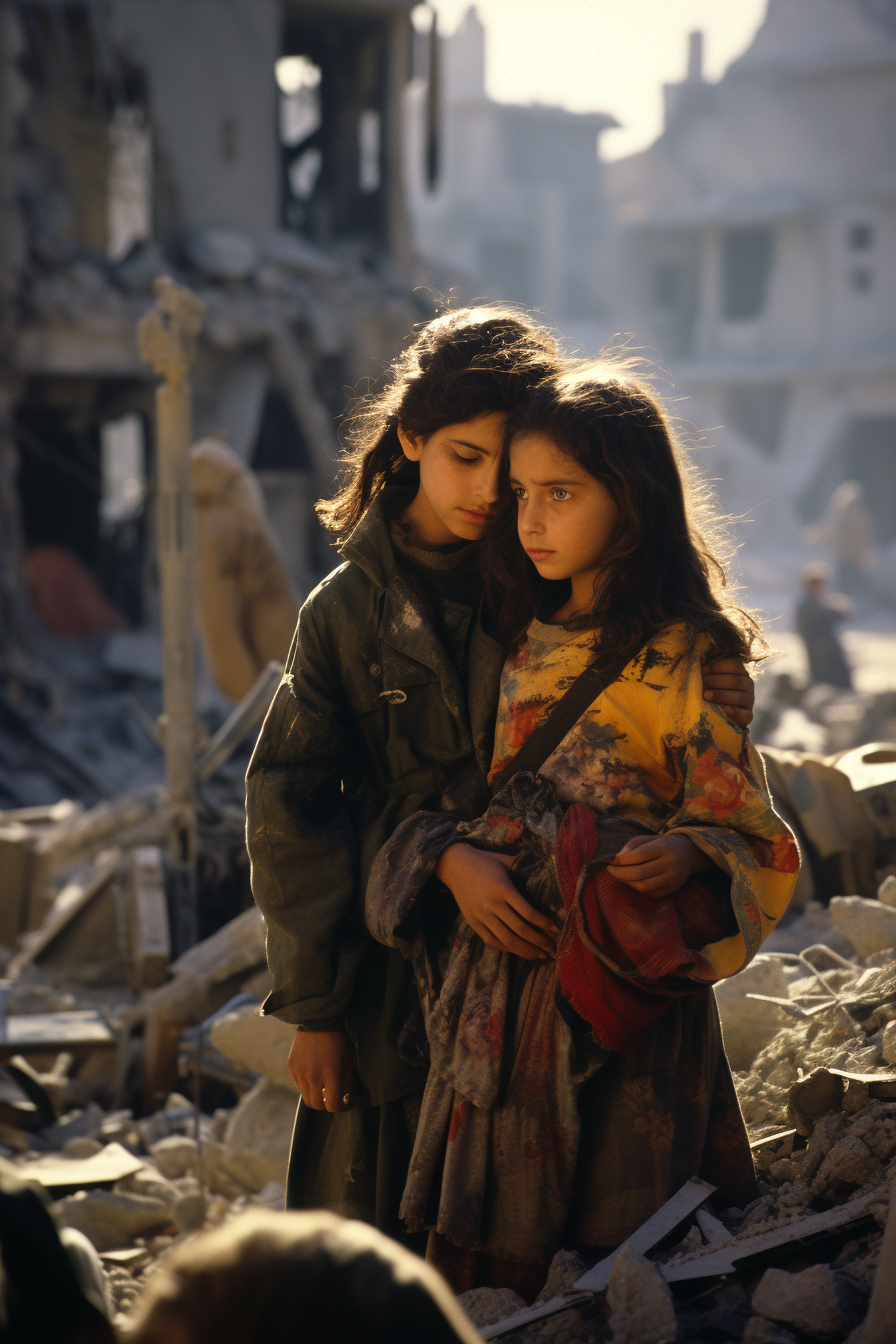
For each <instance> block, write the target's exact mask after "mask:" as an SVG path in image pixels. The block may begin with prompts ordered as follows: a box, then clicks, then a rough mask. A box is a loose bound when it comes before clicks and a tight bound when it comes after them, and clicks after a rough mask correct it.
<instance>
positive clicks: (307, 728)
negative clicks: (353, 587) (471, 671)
mask: <svg viewBox="0 0 896 1344" xmlns="http://www.w3.org/2000/svg"><path fill="white" fill-rule="evenodd" d="M319 593H320V590H318V594H319ZM325 627H326V622H325V621H321V619H320V615H319V613H318V611H317V610H316V604H315V600H314V597H312V599H311V600H310V601H309V602H308V603H306V604H305V606H304V607H303V608H302V611H301V612H300V614H299V623H298V626H297V628H296V633H295V636H294V638H293V643H292V647H291V649H290V652H289V657H288V659H287V663H286V671H285V673H284V678H283V682H282V683H281V685H280V687H279V689H278V691H277V694H276V696H275V697H274V701H273V704H272V705H271V708H270V710H269V711H268V714H267V718H266V719H265V721H264V726H263V727H262V730H261V735H260V737H259V739H258V743H257V745H256V747H255V751H254V753H253V755H252V760H251V761H250V763H249V771H248V775H247V779H246V839H247V844H248V848H249V858H250V860H251V865H252V892H253V895H254V896H255V900H256V902H257V903H258V906H259V908H260V910H261V912H262V914H263V915H264V920H265V925H266V928H267V955H268V965H269V966H270V969H271V974H272V976H273V989H272V991H271V993H270V995H269V996H268V998H267V1000H266V1001H265V1004H264V1012H266V1013H273V1014H274V1015H275V1016H277V1017H279V1018H281V1019H282V1020H283V1021H285V1022H294V1023H295V1024H296V1025H297V1026H303V1027H306V1028H307V1029H309V1030H317V1031H327V1030H335V1029H337V1028H339V1027H341V1026H342V1024H343V1020H344V1013H345V1010H346V1007H347V1005H348V1001H349V998H350V996H351V990H352V985H353V982H354V977H355V973H356V971H357V967H358V964H359V962H360V960H361V958H362V957H363V955H364V952H365V942H364V939H363V937H362V936H361V935H360V933H359V931H358V930H357V927H356V926H353V923H352V910H353V907H354V905H355V900H356V898H355V887H356V868H357V861H356V844H355V836H354V832H353V829H352V826H351V824H350V821H349V818H348V817H347V814H346V808H345V803H344V800H343V794H342V778H343V763H344V760H345V755H346V748H347V738H348V734H347V731H346V727H345V722H346V713H345V708H344V705H343V704H342V703H341V689H340V677H339V672H338V667H337V666H336V662H335V660H334V659H333V657H332V656H331V652H330V649H329V647H328V643H329V641H328V639H327V637H326V628H325Z"/></svg>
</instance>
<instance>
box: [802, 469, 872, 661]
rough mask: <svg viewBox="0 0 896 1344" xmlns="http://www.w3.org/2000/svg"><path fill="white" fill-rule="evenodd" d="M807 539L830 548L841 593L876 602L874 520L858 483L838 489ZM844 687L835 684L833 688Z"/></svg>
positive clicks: (839, 486)
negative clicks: (873, 571) (872, 576)
mask: <svg viewBox="0 0 896 1344" xmlns="http://www.w3.org/2000/svg"><path fill="white" fill-rule="evenodd" d="M803 540H804V541H805V542H806V544H807V545H809V546H827V547H828V548H829V550H830V552H831V555H832V557H833V561H834V566H835V570H836V574H835V578H836V583H837V588H838V589H839V591H840V592H841V593H846V594H848V595H849V596H850V597H852V598H868V599H870V600H871V601H872V602H873V601H874V600H875V598H874V593H873V590H872V586H871V582H870V580H869V577H868V576H869V574H870V572H871V570H872V569H873V568H874V564H875V559H876V556H875V545H876V540H875V535H874V519H873V518H872V517H871V511H870V510H869V508H868V505H867V504H866V503H865V492H864V490H863V489H862V487H861V485H859V483H858V481H844V482H843V483H842V484H841V485H838V486H837V489H836V490H835V491H834V493H833V494H832V495H831V502H830V504H829V505H828V508H827V512H826V514H825V515H824V517H823V518H822V519H821V521H820V522H819V523H816V524H815V525H814V526H812V527H807V528H806V529H805V530H804V532H803ZM823 680H827V678H823ZM840 684H841V683H840V682H831V685H833V686H839V685H840Z"/></svg>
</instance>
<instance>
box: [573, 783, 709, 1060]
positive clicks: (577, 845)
mask: <svg viewBox="0 0 896 1344" xmlns="http://www.w3.org/2000/svg"><path fill="white" fill-rule="evenodd" d="M643 834H644V831H643V830H642V829H640V828H639V827H636V826H634V825H632V824H631V823H629V822H625V821H617V820H614V819H613V818H605V817H599V816H598V814H597V813H596V812H594V811H592V809H591V808H590V807H586V806H585V804H584V803H573V804H572V806H571V807H569V808H567V810H566V814H565V816H564V818H563V822H562V824H561V827H560V832H559V835H558V837H557V847H556V851H555V857H556V864H557V874H558V877H559V880H560V891H561V893H562V896H563V904H564V905H565V907H566V910H567V917H566V920H565V923H564V925H563V931H562V933H561V935H560V942H559V946H558V949H557V970H558V976H559V981H560V992H561V994H562V996H563V998H564V999H565V1000H566V1002H567V1003H568V1004H570V1006H571V1007H572V1008H574V1009H575V1011H576V1012H577V1013H578V1014H579V1016H580V1017H582V1018H584V1020H585V1021H586V1022H588V1023H589V1025H590V1026H591V1028H592V1030H593V1032H594V1035H595V1037H596V1038H597V1040H599V1041H600V1042H601V1044H602V1045H604V1046H606V1047H607V1049H609V1050H621V1049H623V1048H624V1047H625V1046H626V1045H627V1044H629V1043H630V1042H631V1041H633V1040H635V1039H636V1038H637V1037H638V1036H640V1035H641V1033H642V1032H643V1031H644V1030H645V1029H646V1028H647V1027H649V1026H650V1024H651V1023H652V1022H655V1021H656V1019H657V1018H658V1017H659V1016H660V1015H661V1014H662V1013H664V1012H665V1010H666V1009H667V1008H668V1007H669V1005H670V1003H671V1002H672V1001H673V999H674V998H676V997H677V996H679V995H681V994H687V993H693V990H694V981H695V980H696V981H698V982H700V981H703V982H708V981H709V980H711V979H712V978H713V977H712V972H711V970H710V967H709V964H708V963H707V962H706V960H705V959H704V958H703V957H702V955H701V953H700V949H701V948H702V947H705V946H706V944H707V943H712V942H716V941H718V939H719V938H722V937H724V936H725V933H726V922H725V919H724V912H723V910H722V909H720V902H719V900H718V898H717V897H716V896H715V895H713V893H712V892H711V891H709V890H708V888H707V887H705V886H704V885H703V884H702V883H701V882H697V881H695V880H694V879H693V878H691V879H690V880H689V881H688V882H686V883H685V884H684V886H682V887H680V888H679V890H678V891H677V892H675V893H674V894H673V895H671V896H664V897H661V898H660V899H659V900H657V899H656V898H655V897H652V896H644V895H642V894H641V893H640V892H638V891H635V890H634V888H633V887H630V886H628V885H627V884H626V883H624V882H619V881H617V880H616V878H614V877H611V876H610V874H609V873H608V872H607V870H606V867H604V866H601V867H599V868H598V869H597V870H596V871H594V872H591V873H589V874H588V875H587V876H586V877H585V879H584V881H583V882H582V883H581V891H579V890H578V888H579V884H580V878H581V876H582V872H583V869H584V868H585V865H586V864H587V863H588V862H589V861H591V860H594V861H596V862H600V863H606V862H608V861H609V860H611V859H612V858H613V856H614V855H616V854H618V852H619V850H620V849H621V848H622V846H623V845H624V844H625V843H626V841H627V840H630V839H631V837H632V836H633V835H643ZM670 977H680V979H679V982H678V983H677V984H676V983H675V982H674V980H673V981H672V983H670ZM685 977H687V979H686V978H685Z"/></svg>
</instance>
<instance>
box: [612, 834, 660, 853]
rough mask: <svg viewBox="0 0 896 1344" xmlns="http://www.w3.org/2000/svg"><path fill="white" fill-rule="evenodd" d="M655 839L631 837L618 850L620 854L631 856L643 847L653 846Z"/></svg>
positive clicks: (650, 837) (652, 837)
mask: <svg viewBox="0 0 896 1344" xmlns="http://www.w3.org/2000/svg"><path fill="white" fill-rule="evenodd" d="M656 843H657V837H656V836H655V835H633V836H632V838H631V840H626V842H625V844H624V845H623V846H622V848H621V849H620V851H619V853H620V854H633V853H634V852H635V850H636V849H643V848H644V847H645V845H655V844H656Z"/></svg>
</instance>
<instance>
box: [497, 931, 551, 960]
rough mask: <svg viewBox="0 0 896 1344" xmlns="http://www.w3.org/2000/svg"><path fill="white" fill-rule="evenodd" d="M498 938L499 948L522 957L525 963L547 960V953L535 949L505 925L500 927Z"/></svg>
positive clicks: (538, 948)
mask: <svg viewBox="0 0 896 1344" xmlns="http://www.w3.org/2000/svg"><path fill="white" fill-rule="evenodd" d="M498 936H499V937H500V939H501V946H502V948H503V949H504V951H505V952H512V953H513V954H514V956H517V957H523V958H524V960H526V961H546V960H547V958H548V953H547V951H545V950H544V949H542V948H540V947H536V946H535V944H534V943H530V942H529V941H528V940H527V939H526V938H520V937H519V936H518V935H517V934H515V933H514V932H513V929H511V928H510V926H509V925H507V924H503V925H502V926H501V932H500V934H499V935H498Z"/></svg>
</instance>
